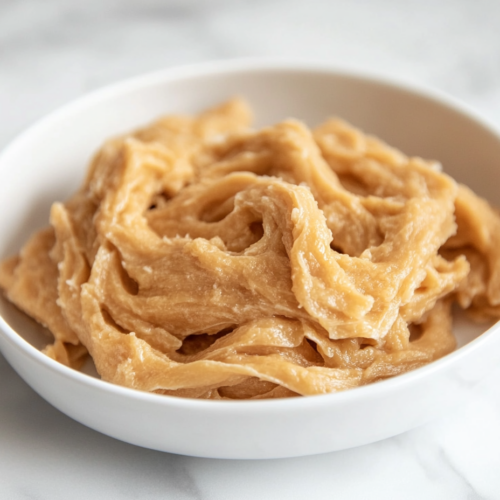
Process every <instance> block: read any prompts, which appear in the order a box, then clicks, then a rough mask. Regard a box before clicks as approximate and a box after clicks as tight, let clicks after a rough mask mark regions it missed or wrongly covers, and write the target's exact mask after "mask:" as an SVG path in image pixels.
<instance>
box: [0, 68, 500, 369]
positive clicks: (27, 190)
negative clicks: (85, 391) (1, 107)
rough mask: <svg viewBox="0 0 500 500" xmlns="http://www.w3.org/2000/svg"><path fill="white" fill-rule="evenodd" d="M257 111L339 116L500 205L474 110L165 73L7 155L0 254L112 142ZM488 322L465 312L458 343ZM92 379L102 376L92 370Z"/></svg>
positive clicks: (32, 326) (375, 83) (22, 322)
mask: <svg viewBox="0 0 500 500" xmlns="http://www.w3.org/2000/svg"><path fill="white" fill-rule="evenodd" d="M237 95H238V96H242V97H244V98H246V99H247V100H248V101H249V102H250V103H251V105H252V107H253V109H254V111H255V116H256V125H257V126H262V125H265V124H271V123H275V122H277V121H280V120H283V119H285V118H288V117H294V118H298V119H300V120H303V121H305V122H306V123H307V124H308V125H310V126H314V125H316V124H319V123H320V122H321V121H323V120H325V119H326V118H328V117H330V116H339V117H342V118H344V119H346V120H348V121H350V122H351V123H353V124H354V125H356V126H358V127H360V128H362V129H364V130H365V131H366V132H369V133H372V134H375V135H377V136H379V137H380V138H381V139H383V140H385V141H386V142H388V143H389V144H391V145H393V146H396V147H398V148H400V149H401V150H403V151H404V152H405V153H407V154H410V155H417V156H421V157H424V158H429V159H431V158H432V159H436V160H438V161H440V162H441V163H442V164H443V167H444V170H445V171H446V172H447V173H449V174H450V175H451V176H453V177H454V178H455V179H457V180H459V181H461V182H464V183H466V184H468V185H469V186H470V187H472V188H473V189H474V190H475V191H476V192H477V193H479V194H481V195H482V196H484V197H486V198H487V199H488V200H489V201H490V202H492V203H494V204H496V203H497V194H496V186H497V185H498V184H499V181H500V170H499V169H497V168H496V166H497V163H498V158H500V140H499V138H498V137H497V136H496V135H495V133H494V132H492V131H491V130H489V129H488V128H487V127H486V126H484V125H482V124H481V123H480V122H478V121H477V120H476V119H474V118H473V117H471V116H469V115H468V114H467V113H464V112H461V111H460V110H458V109H457V108H455V107H453V106H450V105H448V104H446V101H442V100H439V99H436V98H434V97H432V96H428V95H425V94H421V93H415V92H414V91H412V90H411V89H407V88H405V87H401V86H396V85H394V84H390V83H386V82H384V81H380V80H376V79H370V78H366V77H362V76H355V75H348V74H344V73H341V72H332V71H327V70H321V69H315V70H314V69H305V68H302V69H301V68H298V69H293V68H265V67H264V68H263V67H260V68H259V67H256V68H249V67H246V68H244V67H231V66H230V65H229V66H226V67H224V66H222V68H221V67H214V68H205V69H202V70H199V71H186V72H184V73H182V72H181V73H179V72H177V73H175V72H169V71H167V72H164V73H160V74H155V75H152V76H149V77H143V78H141V79H138V80H133V81H130V82H126V83H124V84H119V85H117V86H114V87H112V88H108V89H105V90H103V91H100V92H98V93H96V94H93V95H91V96H89V97H87V98H84V99H82V100H80V101H77V102H76V103H74V104H71V105H69V106H67V107H66V108H63V109H62V110H60V111H59V112H56V113H55V114H53V115H51V116H50V117H48V118H46V119H45V120H43V121H42V122H40V123H39V124H37V125H35V126H34V127H32V128H31V129H29V130H28V131H27V132H25V133H24V134H23V135H22V136H20V137H19V138H18V139H17V140H16V141H15V142H14V143H13V144H12V145H11V146H10V147H9V148H7V150H6V151H5V152H4V154H3V155H2V156H1V157H0V258H4V257H6V256H8V255H10V254H13V253H15V252H17V251H18V250H19V248H20V247H21V245H22V244H23V242H24V241H26V239H27V237H28V236H29V235H30V234H31V233H32V232H33V231H34V230H35V229H37V228H39V227H42V226H44V225H46V224H47V222H48V215H49V209H50V205H51V204H52V202H53V201H56V200H64V199H65V198H67V197H68V196H69V195H70V194H71V193H72V192H73V191H74V190H75V189H76V188H77V187H78V185H79V184H80V182H81V180H82V178H83V175H84V172H85V168H86V165H87V164H88V162H89V160H90V158H91V156H92V154H93V153H94V152H95V151H96V150H97V148H98V147H99V145H100V144H101V143H102V142H103V141H104V140H105V139H107V138H109V137H110V136H113V135H116V134H119V133H122V132H125V131H128V130H130V129H133V128H135V127H137V126H140V125H142V124H144V123H147V122H148V121H150V120H152V119H154V118H156V117H158V116H160V115H162V114H166V113H190V112H197V111H200V110H202V109H204V108H206V107H210V106H213V105H215V104H217V103H219V102H222V101H224V100H226V99H228V98H230V97H232V96H237ZM0 314H1V315H2V316H3V317H4V319H5V320H6V321H7V323H9V324H10V325H11V326H12V328H13V329H14V330H15V331H17V332H19V333H20V335H21V336H23V337H24V338H25V339H26V340H27V341H28V342H29V343H31V344H32V345H34V346H35V347H37V348H41V347H43V346H44V345H45V344H46V343H47V342H48V341H49V339H50V335H49V334H48V333H47V332H45V331H44V329H43V328H41V327H40V326H39V325H37V324H36V323H35V322H33V321H32V320H30V319H29V318H27V317H25V316H24V315H23V314H22V313H20V312H19V311H17V309H15V308H14V307H13V306H11V305H10V304H8V303H7V302H6V301H5V300H4V299H0ZM487 326H489V325H479V326H478V325H475V324H473V323H471V322H470V321H468V320H467V319H465V318H464V317H463V316H460V315H458V316H457V321H456V324H455V327H454V329H455V333H456V335H457V338H458V342H459V346H461V345H464V344H466V343H467V342H469V341H470V340H472V339H474V338H476V337H477V336H478V335H480V334H481V333H482V332H483V331H485V330H486V328H487ZM86 370H87V372H88V373H89V374H93V375H95V370H93V368H92V366H91V365H89V366H88V367H87V368H86Z"/></svg>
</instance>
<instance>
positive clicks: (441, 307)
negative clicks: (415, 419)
mask: <svg viewBox="0 0 500 500" xmlns="http://www.w3.org/2000/svg"><path fill="white" fill-rule="evenodd" d="M250 121H251V112H250V110H249V108H248V106H247V105H246V104H245V103H244V102H243V101H240V100H233V101H229V102H228V103H225V104H223V105H221V106H220V107H218V108H215V109H213V110H209V111H206V112H204V113H202V114H201V115H199V116H198V117H184V116H167V117H165V118H162V119H160V120H158V121H157V122H155V123H153V124H151V125H150V126H148V127H146V128H144V129H141V130H138V131H136V132H134V133H131V134H130V135H127V136H123V137H119V138H115V139H112V140H110V141H108V142H107V143H106V144H105V145H104V146H103V148H102V149H101V151H100V152H99V153H98V154H97V155H96V157H95V159H94V161H93V162H92V164H91V166H90V169H89V171H88V174H87V177H86V180H85V182H84V184H83V186H82V187H81V189H80V190H79V191H78V192H77V193H76V194H75V195H73V197H72V198H70V199H69V200H68V201H67V202H65V203H55V204H54V205H53V207H52V211H51V216H50V223H51V226H50V227H49V228H47V229H43V230H42V231H40V232H38V233H36V234H35V235H34V236H32V238H31V239H30V240H29V241H28V243H27V244H26V245H25V247H24V248H23V249H22V250H21V252H20V255H19V256H15V257H13V258H10V259H8V260H6V261H4V262H3V263H2V265H1V267H0V286H1V287H2V288H3V289H4V292H5V295H6V296H7V298H8V299H9V300H11V301H12V302H13V303H14V304H16V305H17V306H18V307H19V308H21V309H22V310H24V311H25V312H26V313H27V314H29V315H31V316H32V317H33V318H35V319H36V320H37V321H39V322H40V323H42V324H43V325H45V326H47V327H48V328H49V329H50V331H51V332H52V333H53V335H54V343H53V344H51V345H50V346H48V347H47V348H46V349H45V352H46V354H47V355H49V356H51V357H53V358H54V359H56V360H58V361H60V362H62V363H65V364H67V365H69V366H73V367H78V366H79V364H80V363H81V362H82V360H83V358H84V356H85V355H86V353H87V350H88V352H89V353H90V355H91V356H92V358H93V360H94V363H95V365H96V368H97V370H98V372H99V373H100V375H101V377H102V378H103V379H104V380H107V381H110V382H113V383H116V384H120V385H124V386H128V387H132V388H135V389H140V390H144V391H152V392H158V393H162V394H170V395H178V396H183V397H196V398H210V399H221V398H230V399H250V398H251V399H261V398H276V397H288V396H296V395H313V394H321V393H328V392H335V391H339V390H344V389H348V388H352V387H356V386H359V385H362V384H367V383H370V382H374V381H377V380H380V379H383V378H387V377H391V376H394V375H398V374H400V373H404V372H406V371H408V370H411V369H414V368H417V367H419V366H422V365H424V364H426V363H429V362H431V361H433V360H435V359H437V358H439V357H441V356H443V355H445V354H447V353H449V352H450V351H452V350H453V349H454V346H455V340H454V337H453V334H452V317H451V304H452V302H453V301H455V302H458V304H459V305H460V306H461V307H463V308H466V309H469V310H470V311H471V313H472V314H473V315H474V316H475V317H477V318H480V319H482V318H491V317H499V316H500V253H499V248H500V219H499V217H498V215H497V213H496V212H495V211H494V210H493V209H492V208H491V207H490V206H489V205H488V204H487V203H486V202H485V201H484V200H482V199H480V198H478V197H477V196H476V195H475V194H474V193H472V192H471V191H470V190H469V189H468V188H466V187H464V186H461V185H458V184H457V183H456V182H455V181H454V180H453V179H451V178H450V177H449V176H447V175H445V174H443V173H442V172H441V171H440V166H439V164H437V163H435V162H430V161H424V160H422V159H420V158H408V157H406V156H405V155H404V154H402V153H401V152H399V151H397V150H395V149H392V148H390V147H389V146H387V145H386V144H384V143H383V142H381V141H379V140H378V139H375V138H373V137H371V136H367V135H365V134H363V133H362V132H361V131H359V130H357V129H355V128H353V127H352V126H350V125H348V124H347V123H345V122H343V121H341V120H336V119H332V120H329V121H327V122H326V123H324V124H323V125H321V126H320V127H318V128H317V129H316V130H314V131H311V130H309V129H308V128H307V127H306V126H305V125H304V124H302V123H300V122H298V121H295V120H288V121H285V122H282V123H279V124H277V125H274V126H272V127H267V128H264V129H262V130H258V131H254V130H252V129H251V128H250ZM471 167H472V166H471Z"/></svg>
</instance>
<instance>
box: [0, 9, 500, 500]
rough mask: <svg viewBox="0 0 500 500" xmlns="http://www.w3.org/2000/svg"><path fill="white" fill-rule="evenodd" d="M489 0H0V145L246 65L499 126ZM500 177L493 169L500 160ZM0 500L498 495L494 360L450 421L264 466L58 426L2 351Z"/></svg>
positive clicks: (499, 37) (499, 400)
mask: <svg viewBox="0 0 500 500" xmlns="http://www.w3.org/2000/svg"><path fill="white" fill-rule="evenodd" d="M499 26H500V3H498V2H497V1H496V0H474V1H473V0H470V1H467V0H461V1H459V0H455V1H454V0H443V1H439V2H438V1H436V0H405V1H396V0H356V1H350V2H349V1H330V2H328V1H326V0H325V1H320V0H307V1H299V0H288V1H286V0H267V1H266V0H254V1H251V0H248V1H243V0H206V1H204V0H185V1H183V0H175V1H168V0H166V1H153V0H142V1H139V0H137V1H133V0H87V1H85V2H71V1H69V0H68V1H65V0H45V1H39V0H31V1H29V0H0V146H4V145H5V144H6V143H7V142H8V140H9V139H10V138H12V137H13V136H15V135H16V134H17V133H18V132H19V131H21V130H22V129H23V128H24V127H26V126H27V125H28V124H30V123H31V122H32V121H33V120H35V119H36V118H38V117H40V116H42V115H44V114H45V113H47V112H49V111H51V110H52V109H54V108H55V107H57V106H59V105H61V104H63V103H65V102H67V101H69V100H71V99H73V98H75V97H78V96H79V95H81V94H82V93H84V92H87V91H89V90H91V89H93V88H96V87H99V86H102V85H103V84H106V83H108V82H113V81H116V80H119V79H121V78H124V77H128V76H131V75H136V74H139V73H142V72H145V71H150V70H154V69H159V68H164V67H167V66H172V65H178V64H184V63H190V62H196V61H204V60H210V59H220V58H232V57H241V56H285V57H299V58H302V59H304V58H306V59H311V60H319V61H328V62H332V63H336V64H342V65H344V66H350V67H357V68H365V69H376V70H378V71H384V72H386V73H388V74H392V75H395V76H399V77H403V78H406V79H411V80H414V81H416V82H421V83H425V84H429V85H432V86H434V87H437V88H439V89H441V90H444V91H447V92H449V93H450V94H452V95H454V96H455V97H458V98H461V99H462V100H463V101H465V102H467V103H468V104H469V105H471V106H473V107H475V108H476V109H477V110H478V111H479V112H481V113H482V114H483V115H484V116H485V117H486V118H488V119H489V120H490V121H491V122H493V123H495V124H496V125H498V126H500V29H499ZM499 168H500V162H499ZM0 381H1V382H0V498H2V499H6V500H10V499H14V500H17V499H34V500H38V499H50V500H57V499H68V498H71V499H88V498H107V499H121V498H141V499H142V498H147V499H149V498H151V499H156V498H158V499H160V498H162V499H163V498H175V499H188V498H193V499H233V498H238V499H242V500H243V499H255V498H260V499H262V500H264V499H275V498H287V499H302V498H315V499H330V498H339V499H346V500H351V499H353V500H354V499H365V498H373V499H381V498H383V499H402V498H404V499H415V500H417V499H418V500H420V499H423V498H425V499H429V500H431V499H456V500H461V499H463V500H473V499H491V500H494V499H498V498H500V474H499V471H500V451H499V450H500V390H499V389H498V387H499V385H500V367H499V369H498V370H497V371H496V372H495V373H493V374H492V376H491V378H490V379H489V380H487V381H485V382H483V383H482V384H481V385H480V386H478V387H477V388H476V390H475V392H474V395H473V397H471V398H470V400H469V401H467V402H466V403H464V404H463V405H462V406H461V407H459V408H457V409H456V410H455V411H454V412H453V413H450V414H448V415H445V416H443V417H442V418H441V419H439V420H437V421H435V422H433V423H431V424H429V425H427V426H425V427H423V428H420V429H417V430H415V431H412V432H409V433H407V434H405V435H402V436H398V437H395V438H392V439H388V440H385V441H382V442H380V443H375V444H372V445H369V446H364V447H361V448H357V449H353V450H347V451H343V452H337V453H331V454H327V455H320V456H315V457H307V458H297V459H288V460H274V461H253V462H249V461H225V460H208V459H200V458H190V457H180V456H175V455H168V454H165V453H159V452H154V451H150V450H145V449H141V448H137V447H134V446H131V445H127V444H124V443H121V442H118V441H115V440H113V439H111V438H108V437H105V436H102V435H100V434H98V433H96V432H94V431H92V430H90V429H87V428H85V427H83V426H82V425H80V424H78V423H76V422H74V421H72V420H70V419H69V418H67V417H65V416H64V415H62V414H61V413H59V412H58V411H57V410H55V409H54V408H52V407H51V406H50V405H49V404H47V403H46V402H45V401H43V400H42V399H41V398H40V397H39V396H37V395H36V394H35V393H34V392H33V391H32V390H31V389H30V388H29V387H27V386H26V384H25V383H24V382H23V381H22V380H21V379H20V378H19V377H18V376H17V375H16V374H15V372H14V371H13V370H12V369H11V368H10V367H9V366H8V364H7V362H6V361H5V360H4V358H2V357H1V356H0Z"/></svg>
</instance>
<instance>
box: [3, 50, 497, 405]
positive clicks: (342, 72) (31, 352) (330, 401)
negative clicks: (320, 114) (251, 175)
mask: <svg viewBox="0 0 500 500" xmlns="http://www.w3.org/2000/svg"><path fill="white" fill-rule="evenodd" d="M256 72H257V73H258V72H270V73H277V72H282V73H304V74H306V73H309V74H313V75H314V74H316V75H321V74H323V75H330V76H337V77H344V78H351V79H354V80H359V81H364V82H368V83H369V84H376V85H380V86H383V87H386V88H389V89H390V90H397V91H399V92H401V91H403V92H405V93H408V94H411V95H413V96H416V97H419V98H424V99H427V100H429V101H431V102H433V103H434V104H437V105H439V106H442V107H446V108H448V109H449V110H451V111H454V112H457V113H459V114H462V115H465V117H466V118H469V119H470V120H471V121H473V122H475V124H477V125H479V126H480V128H483V129H484V130H485V131H487V132H489V133H490V134H492V135H493V136H494V137H495V138H496V139H497V140H498V141H499V142H500V129H499V128H497V127H496V126H495V125H494V124H493V123H492V122H490V121H489V120H488V119H486V118H484V117H483V116H481V115H480V114H479V113H478V112H477V111H475V110H474V109H473V108H472V107H470V106H469V105H467V104H465V103H463V102H462V101H460V100H459V99H456V98H455V97H452V96H450V95H448V94H446V93H445V92H443V91H440V90H437V89H434V88H430V87H428V86H426V85H423V84H421V83H419V84H416V83H414V82H409V81H408V80H406V79H402V78H398V77H393V76H390V75H388V74H387V73H383V72H379V71H367V70H365V69H360V68H356V67H350V66H341V65H335V64H329V63H321V62H310V61H302V60H297V59H282V58H281V59H273V58H243V59H241V58H240V59H232V60H231V59H230V60H219V61H209V62H203V63H194V64H188V65H182V66H176V67H171V68H167V69H163V70H159V71H153V72H149V73H145V74H142V75H139V76H135V77H132V78H127V79H125V80H121V81H118V82H116V83H112V84H110V85H106V86H104V87H102V88H99V89H96V90H94V91H92V92H90V93H88V94H84V95H82V96H81V97H78V98H77V99H75V100H72V101H70V102H69V103H67V104H65V105H63V106H61V107H59V108H57V109H56V110H54V111H52V112H51V113H49V114H47V115H45V116H43V117H42V118H40V119H38V120H36V121H35V122H34V123H33V124H32V125H30V126H29V127H27V128H26V129H25V130H24V131H23V132H21V133H20V134H18V135H17V136H16V137H14V138H13V139H12V140H11V141H9V142H8V143H7V145H6V146H5V147H4V148H3V150H2V151H1V152H0V173H1V171H2V166H3V164H4V163H5V162H7V161H8V158H9V155H10V154H11V152H14V151H15V150H16V149H17V148H18V146H19V145H22V143H23V142H24V141H26V140H29V138H30V136H31V135H32V134H36V133H37V131H38V130H40V129H43V128H44V127H46V126H50V125H51V124H52V122H57V121H58V120H59V119H61V118H64V117H65V116H67V115H71V114H73V113H77V112H78V111H80V110H82V109H85V108H86V107H89V106H91V105H93V104H98V103H99V102H102V101H106V100H107V99H108V98H110V97H116V96H117V95H120V94H127V93H129V92H133V91H134V90H138V89H140V88H143V87H145V86H154V85H156V84H161V83H165V84H166V83H169V82H174V81H177V80H182V79H186V78H193V77H205V76H211V75H221V74H224V73H231V74H237V73H240V74H241V73H256ZM499 329H500V321H498V322H496V323H495V324H493V325H492V326H490V327H489V328H487V329H486V330H485V331H484V332H483V333H482V334H480V335H479V336H478V337H476V338H475V339H473V340H472V341H470V342H468V343H467V344H466V345H464V346H462V347H460V348H458V349H456V350H455V351H453V352H452V353H450V354H447V355H446V356H444V357H442V358H440V359H438V360H436V361H433V362H431V363H429V364H427V365H425V366H423V367H420V368H417V369H414V370H412V371H409V372H407V373H404V374H402V375H398V376H395V377H392V378H389V379H385V380H382V381H379V382H377V383H373V384H368V385H365V386H360V387H355V388H353V389H349V390H345V391H340V392H335V393H329V394H318V395H314V396H308V397H295V398H283V399H272V400H238V401H232V400H202V399H194V398H181V397H177V396H166V395H160V394H155V393H150V392H145V391H140V390H137V389H132V388H129V387H124V386H119V385H116V384H113V383H111V382H106V381H104V380H101V379H99V378H95V377H92V376H90V375H87V374H85V373H83V372H80V371H77V370H74V369H72V368H69V367H67V366H65V365H63V364H61V363H59V362H57V361H55V360H53V359H52V358H49V357H48V356H46V355H45V354H43V353H42V352H41V351H39V350H38V349H37V348H36V347H34V346H33V345H31V344H30V343H29V342H28V341H27V340H25V339H24V338H23V337H21V335H19V334H18V333H17V332H16V331H15V330H14V329H13V328H12V327H11V326H10V325H9V324H8V323H7V322H6V320H5V319H4V318H3V316H2V315H1V314H0V335H1V336H2V337H4V338H5V339H6V340H7V341H8V342H9V343H10V344H11V346H13V347H14V348H15V349H16V350H17V351H18V352H20V353H22V354H23V355H25V356H27V357H29V358H31V360H32V361H34V362H35V363H37V364H38V365H41V366H43V367H44V368H46V369H49V370H50V371H51V372H53V373H55V374H57V375H59V376H63V377H68V378H69V379H71V380H72V382H74V383H76V384H78V385H83V386H90V387H92V388H94V389H96V390H98V391H101V392H108V393H112V394H114V395H116V396H119V397H120V396H122V397H128V398H132V399H135V400H136V401H141V402H144V403H150V404H155V405H160V406H163V407H178V408H181V407H182V408H184V409H200V410H203V411H214V412H217V410H218V409H221V410H222V411H224V412H227V411H228V410H229V409H231V410H232V411H236V412H240V411H244V412H246V411H248V410H249V406H250V407H251V408H252V410H255V411H257V412H262V411H271V410H276V409H281V408H283V409H294V408H295V409H300V408H302V407H304V406H306V407H309V408H314V407H318V406H324V405H325V404H326V405H329V406H330V405H335V404H337V405H340V404H343V403H345V402H349V401H352V400H357V399H360V398H361V399H363V400H366V399H370V398H379V397H381V396H383V395H384V394H387V393H390V392H391V391H393V390H397V389H398V388H400V387H401V385H405V386H406V385H409V384H412V383H415V382H418V380H419V379H426V378H428V377H430V376H432V374H433V373H434V372H436V371H440V370H444V369H446V368H447V367H449V366H450V365H453V364H455V363H457V362H459V360H460V359H461V358H463V357H464V356H468V355H469V354H472V353H473V352H474V351H477V350H478V349H480V348H481V347H482V346H483V345H484V344H485V343H487V342H489V341H490V340H491V338H492V337H493V336H494V335H496V334H497V332H498V330H499Z"/></svg>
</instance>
